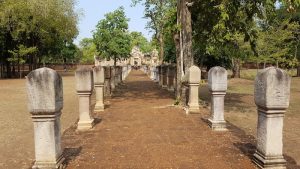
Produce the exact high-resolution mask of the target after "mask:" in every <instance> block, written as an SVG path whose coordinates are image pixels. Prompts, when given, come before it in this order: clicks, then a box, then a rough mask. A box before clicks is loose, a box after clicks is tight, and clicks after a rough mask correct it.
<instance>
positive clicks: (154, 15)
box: [132, 0, 175, 63]
mask: <svg viewBox="0 0 300 169" xmlns="http://www.w3.org/2000/svg"><path fill="white" fill-rule="evenodd" d="M141 2H143V5H144V6H145V17H146V18H149V19H150V21H149V22H148V23H147V26H146V27H147V28H148V29H150V30H152V31H154V37H155V39H156V41H157V42H158V44H159V59H160V62H161V63H162V61H163V60H164V49H165V41H164V28H165V24H166V23H167V22H168V20H169V19H170V18H169V16H168V15H167V14H168V12H169V10H170V9H172V8H174V7H175V3H174V2H175V0H145V1H143V0H132V4H133V6H135V5H136V4H137V3H141Z"/></svg>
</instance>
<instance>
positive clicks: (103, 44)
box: [93, 7, 131, 65]
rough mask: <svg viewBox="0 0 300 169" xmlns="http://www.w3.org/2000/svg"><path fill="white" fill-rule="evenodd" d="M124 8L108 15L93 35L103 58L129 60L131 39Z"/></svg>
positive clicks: (100, 22) (99, 23)
mask: <svg viewBox="0 0 300 169" xmlns="http://www.w3.org/2000/svg"><path fill="white" fill-rule="evenodd" d="M128 21H129V19H128V18H126V16H125V12H124V8H123V7H119V8H118V9H117V10H115V11H113V12H110V13H107V14H106V15H105V19H102V20H100V21H99V22H98V24H97V26H96V30H95V31H94V34H93V39H94V43H95V45H96V49H97V52H98V53H99V55H100V56H101V57H104V58H106V59H111V58H112V59H114V61H115V65H116V62H117V59H122V58H127V57H129V55H130V50H131V48H130V47H131V41H130V40H131V38H130V33H129V31H128Z"/></svg>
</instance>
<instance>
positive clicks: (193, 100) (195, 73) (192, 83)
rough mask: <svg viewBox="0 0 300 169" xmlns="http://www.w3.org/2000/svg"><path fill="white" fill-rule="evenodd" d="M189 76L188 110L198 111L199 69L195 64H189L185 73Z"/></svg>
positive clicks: (191, 111)
mask: <svg viewBox="0 0 300 169" xmlns="http://www.w3.org/2000/svg"><path fill="white" fill-rule="evenodd" d="M187 76H188V77H189V79H188V81H189V103H188V105H189V112H190V113H199V92H198V91H199V83H200V80H201V71H200V69H199V68H198V67H197V66H191V67H190V68H189V72H188V73H187Z"/></svg>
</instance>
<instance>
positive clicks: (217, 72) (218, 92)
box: [208, 66, 227, 131]
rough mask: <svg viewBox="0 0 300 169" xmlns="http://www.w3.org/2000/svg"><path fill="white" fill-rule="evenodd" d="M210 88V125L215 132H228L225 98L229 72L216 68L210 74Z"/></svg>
mask: <svg viewBox="0 0 300 169" xmlns="http://www.w3.org/2000/svg"><path fill="white" fill-rule="evenodd" d="M208 88H209V91H210V92H211V117H210V118H209V119H208V124H209V126H210V127H211V128H212V130H215V131H226V130H227V129H226V121H225V120H224V97H225V95H226V90H227V71H226V69H225V68H222V67H219V66H216V67H213V68H211V69H210V70H209V72H208Z"/></svg>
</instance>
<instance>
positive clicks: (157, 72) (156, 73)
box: [155, 66, 159, 83]
mask: <svg viewBox="0 0 300 169" xmlns="http://www.w3.org/2000/svg"><path fill="white" fill-rule="evenodd" d="M155 82H157V83H159V67H158V66H156V67H155Z"/></svg>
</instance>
